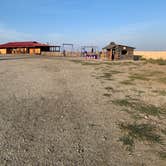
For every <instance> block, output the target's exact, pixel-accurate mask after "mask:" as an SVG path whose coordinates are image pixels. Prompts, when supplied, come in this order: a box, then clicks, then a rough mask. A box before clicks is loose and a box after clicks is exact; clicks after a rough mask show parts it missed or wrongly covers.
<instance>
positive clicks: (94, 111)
mask: <svg viewBox="0 0 166 166" xmlns="http://www.w3.org/2000/svg"><path fill="white" fill-rule="evenodd" d="M2 59H3V60H0V165H21V166H22V165H34V166H36V165H43V166H46V165H55V166H56V165H57V166H63V165H64V166H78V165H80V166H83V165H85V166H128V165H132V166H140V165H147V166H149V165H150V166H156V165H158V166H162V165H163V166H164V165H165V164H166V162H165V160H162V159H161V158H160V157H159V156H158V151H161V150H163V147H164V146H161V145H158V144H150V145H149V144H148V143H146V142H141V141H138V142H136V145H135V148H134V150H133V152H132V153H131V152H129V151H127V150H126V149H125V147H124V146H123V144H122V143H121V142H120V141H119V138H120V137H121V136H122V131H121V130H120V128H119V126H118V123H119V122H133V121H134V120H133V119H132V118H131V117H130V115H129V114H128V113H126V112H121V111H120V109H121V108H120V107H119V106H117V105H114V104H113V103H112V102H111V101H112V100H115V99H119V98H120V99H122V98H125V97H127V96H131V97H133V98H137V99H140V100H141V101H145V102H147V103H150V104H154V105H164V104H166V96H161V95H158V94H156V93H153V90H156V89H161V90H163V89H166V84H164V83H160V82H158V81H153V80H152V81H148V82H145V81H141V80H138V82H136V85H122V84H120V81H123V80H127V79H128V75H129V73H130V72H138V71H140V72H141V71H142V70H157V71H164V72H165V73H166V66H158V65H154V66H153V65H151V64H142V63H138V64H137V63H136V64H129V65H106V64H101V65H82V64H81V62H80V61H78V62H74V61H73V60H72V59H71V58H66V59H64V58H46V57H45V58H40V57H37V58H25V59H24V58H22V59H10V58H9V59H8V60H5V59H4V58H2ZM74 60H76V59H74ZM102 68H103V69H104V70H107V69H108V70H109V68H111V69H112V70H116V71H121V72H123V73H119V74H113V80H112V81H111V80H110V81H108V80H103V79H102V78H100V79H96V77H97V76H100V75H101V74H102V72H103V71H102ZM105 87H112V88H113V89H114V92H111V96H110V97H106V96H104V94H105V93H108V92H107V90H106V89H105ZM139 91H144V93H139ZM142 121H151V122H152V123H155V124H156V125H158V122H159V121H160V122H161V123H160V124H159V125H160V126H158V127H161V128H164V127H165V126H164V125H165V117H162V118H161V120H159V119H158V118H156V117H150V119H144V120H142ZM162 137H163V139H165V136H164V135H162ZM164 150H165V149H164Z"/></svg>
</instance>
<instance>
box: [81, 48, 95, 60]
mask: <svg viewBox="0 0 166 166" xmlns="http://www.w3.org/2000/svg"><path fill="white" fill-rule="evenodd" d="M81 56H83V57H89V58H95V59H97V58H98V47H97V46H82V47H81Z"/></svg>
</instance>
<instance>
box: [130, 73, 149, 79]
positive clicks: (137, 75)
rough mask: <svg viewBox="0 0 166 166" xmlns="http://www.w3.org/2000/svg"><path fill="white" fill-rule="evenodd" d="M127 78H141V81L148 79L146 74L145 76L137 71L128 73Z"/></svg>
mask: <svg viewBox="0 0 166 166" xmlns="http://www.w3.org/2000/svg"><path fill="white" fill-rule="evenodd" d="M129 78H130V79H131V80H142V81H149V80H150V79H149V78H147V76H145V75H143V74H138V73H137V74H136V73H134V74H132V75H130V76H129Z"/></svg>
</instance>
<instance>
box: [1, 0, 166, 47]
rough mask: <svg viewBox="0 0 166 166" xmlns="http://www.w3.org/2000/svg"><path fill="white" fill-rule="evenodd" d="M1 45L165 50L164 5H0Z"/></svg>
mask: <svg viewBox="0 0 166 166" xmlns="http://www.w3.org/2000/svg"><path fill="white" fill-rule="evenodd" d="M0 1H1V10H0V13H1V14H0V43H4V42H10V41H40V42H44V43H46V42H49V43H53V44H58V45H59V44H62V43H73V44H75V46H81V45H96V46H98V47H99V48H102V47H103V46H105V45H107V44H108V43H110V42H111V41H114V42H117V43H120V44H125V45H130V46H134V47H136V48H137V49H138V50H166V0H0Z"/></svg>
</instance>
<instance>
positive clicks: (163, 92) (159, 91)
mask: <svg viewBox="0 0 166 166" xmlns="http://www.w3.org/2000/svg"><path fill="white" fill-rule="evenodd" d="M153 92H154V93H157V94H159V95H161V96H166V91H165V90H154V91H153Z"/></svg>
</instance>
